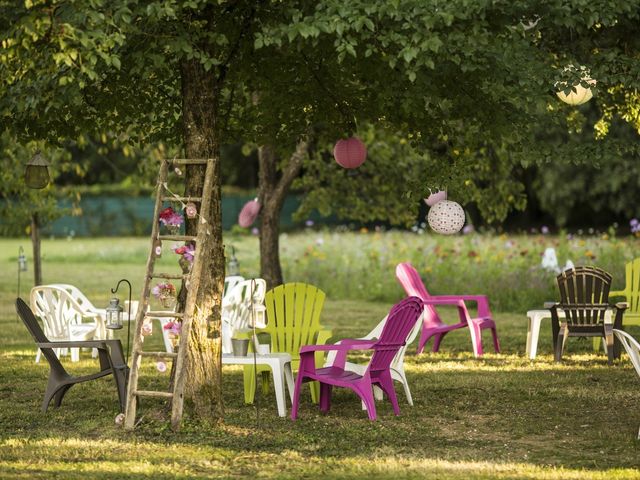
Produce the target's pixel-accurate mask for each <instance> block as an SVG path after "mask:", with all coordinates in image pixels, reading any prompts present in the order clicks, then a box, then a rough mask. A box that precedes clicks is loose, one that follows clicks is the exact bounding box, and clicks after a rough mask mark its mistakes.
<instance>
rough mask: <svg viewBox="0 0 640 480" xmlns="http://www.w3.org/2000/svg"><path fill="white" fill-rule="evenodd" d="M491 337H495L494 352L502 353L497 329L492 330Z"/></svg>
mask: <svg viewBox="0 0 640 480" xmlns="http://www.w3.org/2000/svg"><path fill="white" fill-rule="evenodd" d="M491 335H493V350H494V351H495V352H496V353H500V341H499V340H498V330H497V329H496V327H492V328H491Z"/></svg>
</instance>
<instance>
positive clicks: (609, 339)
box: [604, 325, 615, 365]
mask: <svg viewBox="0 0 640 480" xmlns="http://www.w3.org/2000/svg"><path fill="white" fill-rule="evenodd" d="M604 338H605V341H606V349H607V363H608V364H609V365H613V359H614V357H615V352H614V351H613V327H612V326H611V325H605V327H604Z"/></svg>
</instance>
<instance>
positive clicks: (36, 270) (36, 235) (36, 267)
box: [31, 213, 42, 286]
mask: <svg viewBox="0 0 640 480" xmlns="http://www.w3.org/2000/svg"><path fill="white" fill-rule="evenodd" d="M31 244H32V245H33V282H34V286H38V285H42V258H41V255H40V222H39V221H38V214H37V213H33V214H31Z"/></svg>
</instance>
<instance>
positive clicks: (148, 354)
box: [140, 352, 178, 358]
mask: <svg viewBox="0 0 640 480" xmlns="http://www.w3.org/2000/svg"><path fill="white" fill-rule="evenodd" d="M140 355H141V356H142V357H153V358H176V357H177V356H178V354H177V353H175V352H140Z"/></svg>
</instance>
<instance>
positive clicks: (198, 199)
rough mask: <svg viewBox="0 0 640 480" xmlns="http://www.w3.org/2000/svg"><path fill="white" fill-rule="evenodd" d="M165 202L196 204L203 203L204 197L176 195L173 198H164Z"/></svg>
mask: <svg viewBox="0 0 640 480" xmlns="http://www.w3.org/2000/svg"><path fill="white" fill-rule="evenodd" d="M162 201H163V202H194V203H201V202H202V197H180V196H178V195H174V196H171V197H162Z"/></svg>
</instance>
